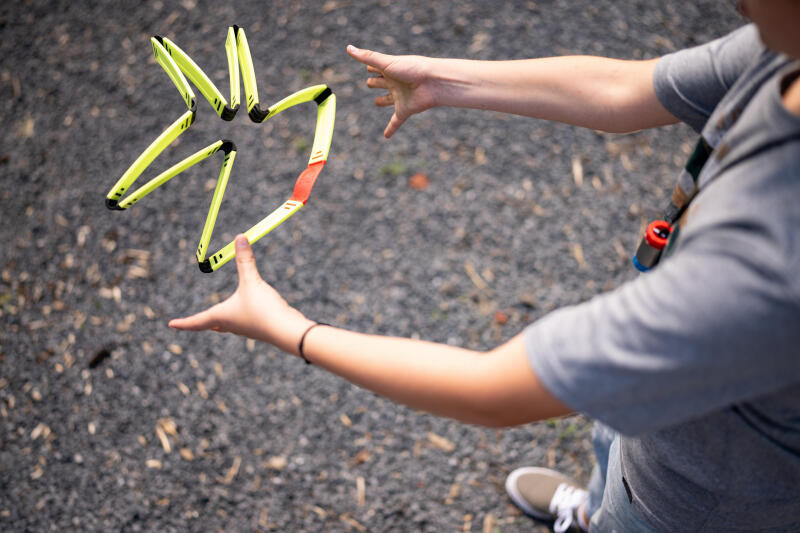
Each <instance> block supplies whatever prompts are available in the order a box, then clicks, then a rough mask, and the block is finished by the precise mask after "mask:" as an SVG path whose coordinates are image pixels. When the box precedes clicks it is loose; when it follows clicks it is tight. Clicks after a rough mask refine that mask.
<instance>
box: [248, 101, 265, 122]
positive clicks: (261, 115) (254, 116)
mask: <svg viewBox="0 0 800 533" xmlns="http://www.w3.org/2000/svg"><path fill="white" fill-rule="evenodd" d="M267 115H269V108H267V109H266V110H265V111H262V110H261V108H260V107H258V104H256V105H254V106H253V109H251V110H250V111H248V112H247V116H248V117H250V120H252V121H253V122H256V123H258V124H261V123H262V122H264V120H266V118H267Z"/></svg>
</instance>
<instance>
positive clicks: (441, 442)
mask: <svg viewBox="0 0 800 533" xmlns="http://www.w3.org/2000/svg"><path fill="white" fill-rule="evenodd" d="M428 441H429V442H430V443H431V444H433V446H434V447H436V448H439V449H440V450H443V451H445V452H448V453H449V452H452V451H453V450H455V449H456V445H455V444H454V443H453V441H451V440H449V439H447V438H445V437H442V436H440V435H437V434H436V433H433V432H428Z"/></svg>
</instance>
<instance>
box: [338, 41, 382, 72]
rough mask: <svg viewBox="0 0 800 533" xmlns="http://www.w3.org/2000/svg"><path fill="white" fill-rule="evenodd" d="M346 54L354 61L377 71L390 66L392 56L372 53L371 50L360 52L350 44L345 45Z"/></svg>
mask: <svg viewBox="0 0 800 533" xmlns="http://www.w3.org/2000/svg"><path fill="white" fill-rule="evenodd" d="M347 53H348V54H350V57H352V58H353V59H355V60H356V61H360V62H362V63H364V64H365V65H367V66H368V67H373V68H376V69H379V70H384V69H386V67H388V66H389V65H391V64H392V56H389V55H386V54H381V53H379V52H373V51H372V50H361V49H359V48H356V47H355V46H353V45H352V44H349V45H347Z"/></svg>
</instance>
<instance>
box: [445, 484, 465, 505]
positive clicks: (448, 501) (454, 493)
mask: <svg viewBox="0 0 800 533" xmlns="http://www.w3.org/2000/svg"><path fill="white" fill-rule="evenodd" d="M459 493H461V485H459V484H458V483H453V484H452V485H450V492H448V493H447V498H445V500H444V504H445V505H452V504H453V501H454V500H455V499H456V498H458V495H459Z"/></svg>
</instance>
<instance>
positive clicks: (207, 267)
mask: <svg viewBox="0 0 800 533" xmlns="http://www.w3.org/2000/svg"><path fill="white" fill-rule="evenodd" d="M197 266H199V267H200V272H203V273H204V274H210V273H212V272H214V269H212V268H211V262H210V261H209V260H208V259H206V260H205V261H203V262H202V263H197Z"/></svg>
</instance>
